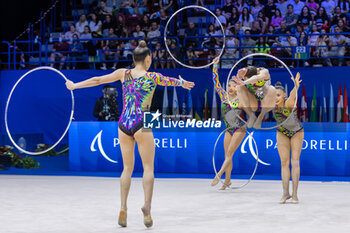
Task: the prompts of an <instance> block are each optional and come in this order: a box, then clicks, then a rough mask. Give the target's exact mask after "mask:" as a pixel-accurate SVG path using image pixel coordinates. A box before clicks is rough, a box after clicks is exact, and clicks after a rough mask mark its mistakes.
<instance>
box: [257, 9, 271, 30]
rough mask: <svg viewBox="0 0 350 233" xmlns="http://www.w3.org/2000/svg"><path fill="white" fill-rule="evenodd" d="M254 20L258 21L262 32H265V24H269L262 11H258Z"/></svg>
mask: <svg viewBox="0 0 350 233" xmlns="http://www.w3.org/2000/svg"><path fill="white" fill-rule="evenodd" d="M256 20H257V21H258V22H259V23H260V27H261V31H262V33H265V32H266V29H267V26H268V25H269V24H270V19H269V18H268V17H266V16H265V13H264V11H259V13H258V17H257V18H256Z"/></svg>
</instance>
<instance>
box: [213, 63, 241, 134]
mask: <svg viewBox="0 0 350 233" xmlns="http://www.w3.org/2000/svg"><path fill="white" fill-rule="evenodd" d="M213 82H214V86H215V90H216V92H217V93H218V95H219V97H220V100H221V114H222V115H223V116H224V122H225V125H226V128H229V127H233V128H231V129H230V130H228V132H229V133H230V134H231V135H233V133H234V132H235V131H236V130H237V129H239V128H241V127H242V126H243V122H242V121H241V120H240V119H239V118H238V117H237V115H240V114H241V112H242V110H241V109H239V108H238V103H239V100H238V98H236V99H234V100H233V101H231V104H232V106H231V104H229V102H228V101H229V100H228V99H227V94H226V91H225V90H224V89H223V88H222V86H221V84H220V81H219V75H218V67H217V65H215V64H214V65H213Z"/></svg>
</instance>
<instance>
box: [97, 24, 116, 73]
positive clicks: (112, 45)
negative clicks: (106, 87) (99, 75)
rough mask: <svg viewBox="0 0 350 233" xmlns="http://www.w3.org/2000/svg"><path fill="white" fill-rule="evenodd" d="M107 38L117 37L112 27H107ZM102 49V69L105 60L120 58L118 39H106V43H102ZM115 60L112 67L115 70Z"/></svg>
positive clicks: (104, 67) (104, 65)
mask: <svg viewBox="0 0 350 233" xmlns="http://www.w3.org/2000/svg"><path fill="white" fill-rule="evenodd" d="M108 38H117V35H115V33H114V28H109V30H108ZM102 49H103V50H104V51H102V54H101V58H102V60H103V61H104V62H103V63H102V67H101V69H102V70H106V69H107V67H106V63H105V61H106V60H119V59H120V51H119V50H118V49H120V48H119V42H118V40H107V41H106V43H104V45H103V48H102ZM117 63H118V62H117V61H114V62H113V66H112V69H113V70H115V69H116V67H117Z"/></svg>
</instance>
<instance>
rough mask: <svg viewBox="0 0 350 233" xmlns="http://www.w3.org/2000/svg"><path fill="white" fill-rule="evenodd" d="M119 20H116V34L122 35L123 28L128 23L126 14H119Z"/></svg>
mask: <svg viewBox="0 0 350 233" xmlns="http://www.w3.org/2000/svg"><path fill="white" fill-rule="evenodd" d="M116 18H117V20H116V22H115V24H114V25H115V34H116V35H117V36H119V37H121V35H122V33H123V28H124V27H125V26H126V25H127V23H126V20H125V16H124V15H123V14H118V15H117V16H116Z"/></svg>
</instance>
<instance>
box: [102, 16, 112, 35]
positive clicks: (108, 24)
mask: <svg viewBox="0 0 350 233" xmlns="http://www.w3.org/2000/svg"><path fill="white" fill-rule="evenodd" d="M114 27H115V24H114V22H113V21H112V17H111V16H110V15H106V19H105V21H104V22H103V24H102V36H103V37H107V36H108V32H109V29H110V28H114Z"/></svg>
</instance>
